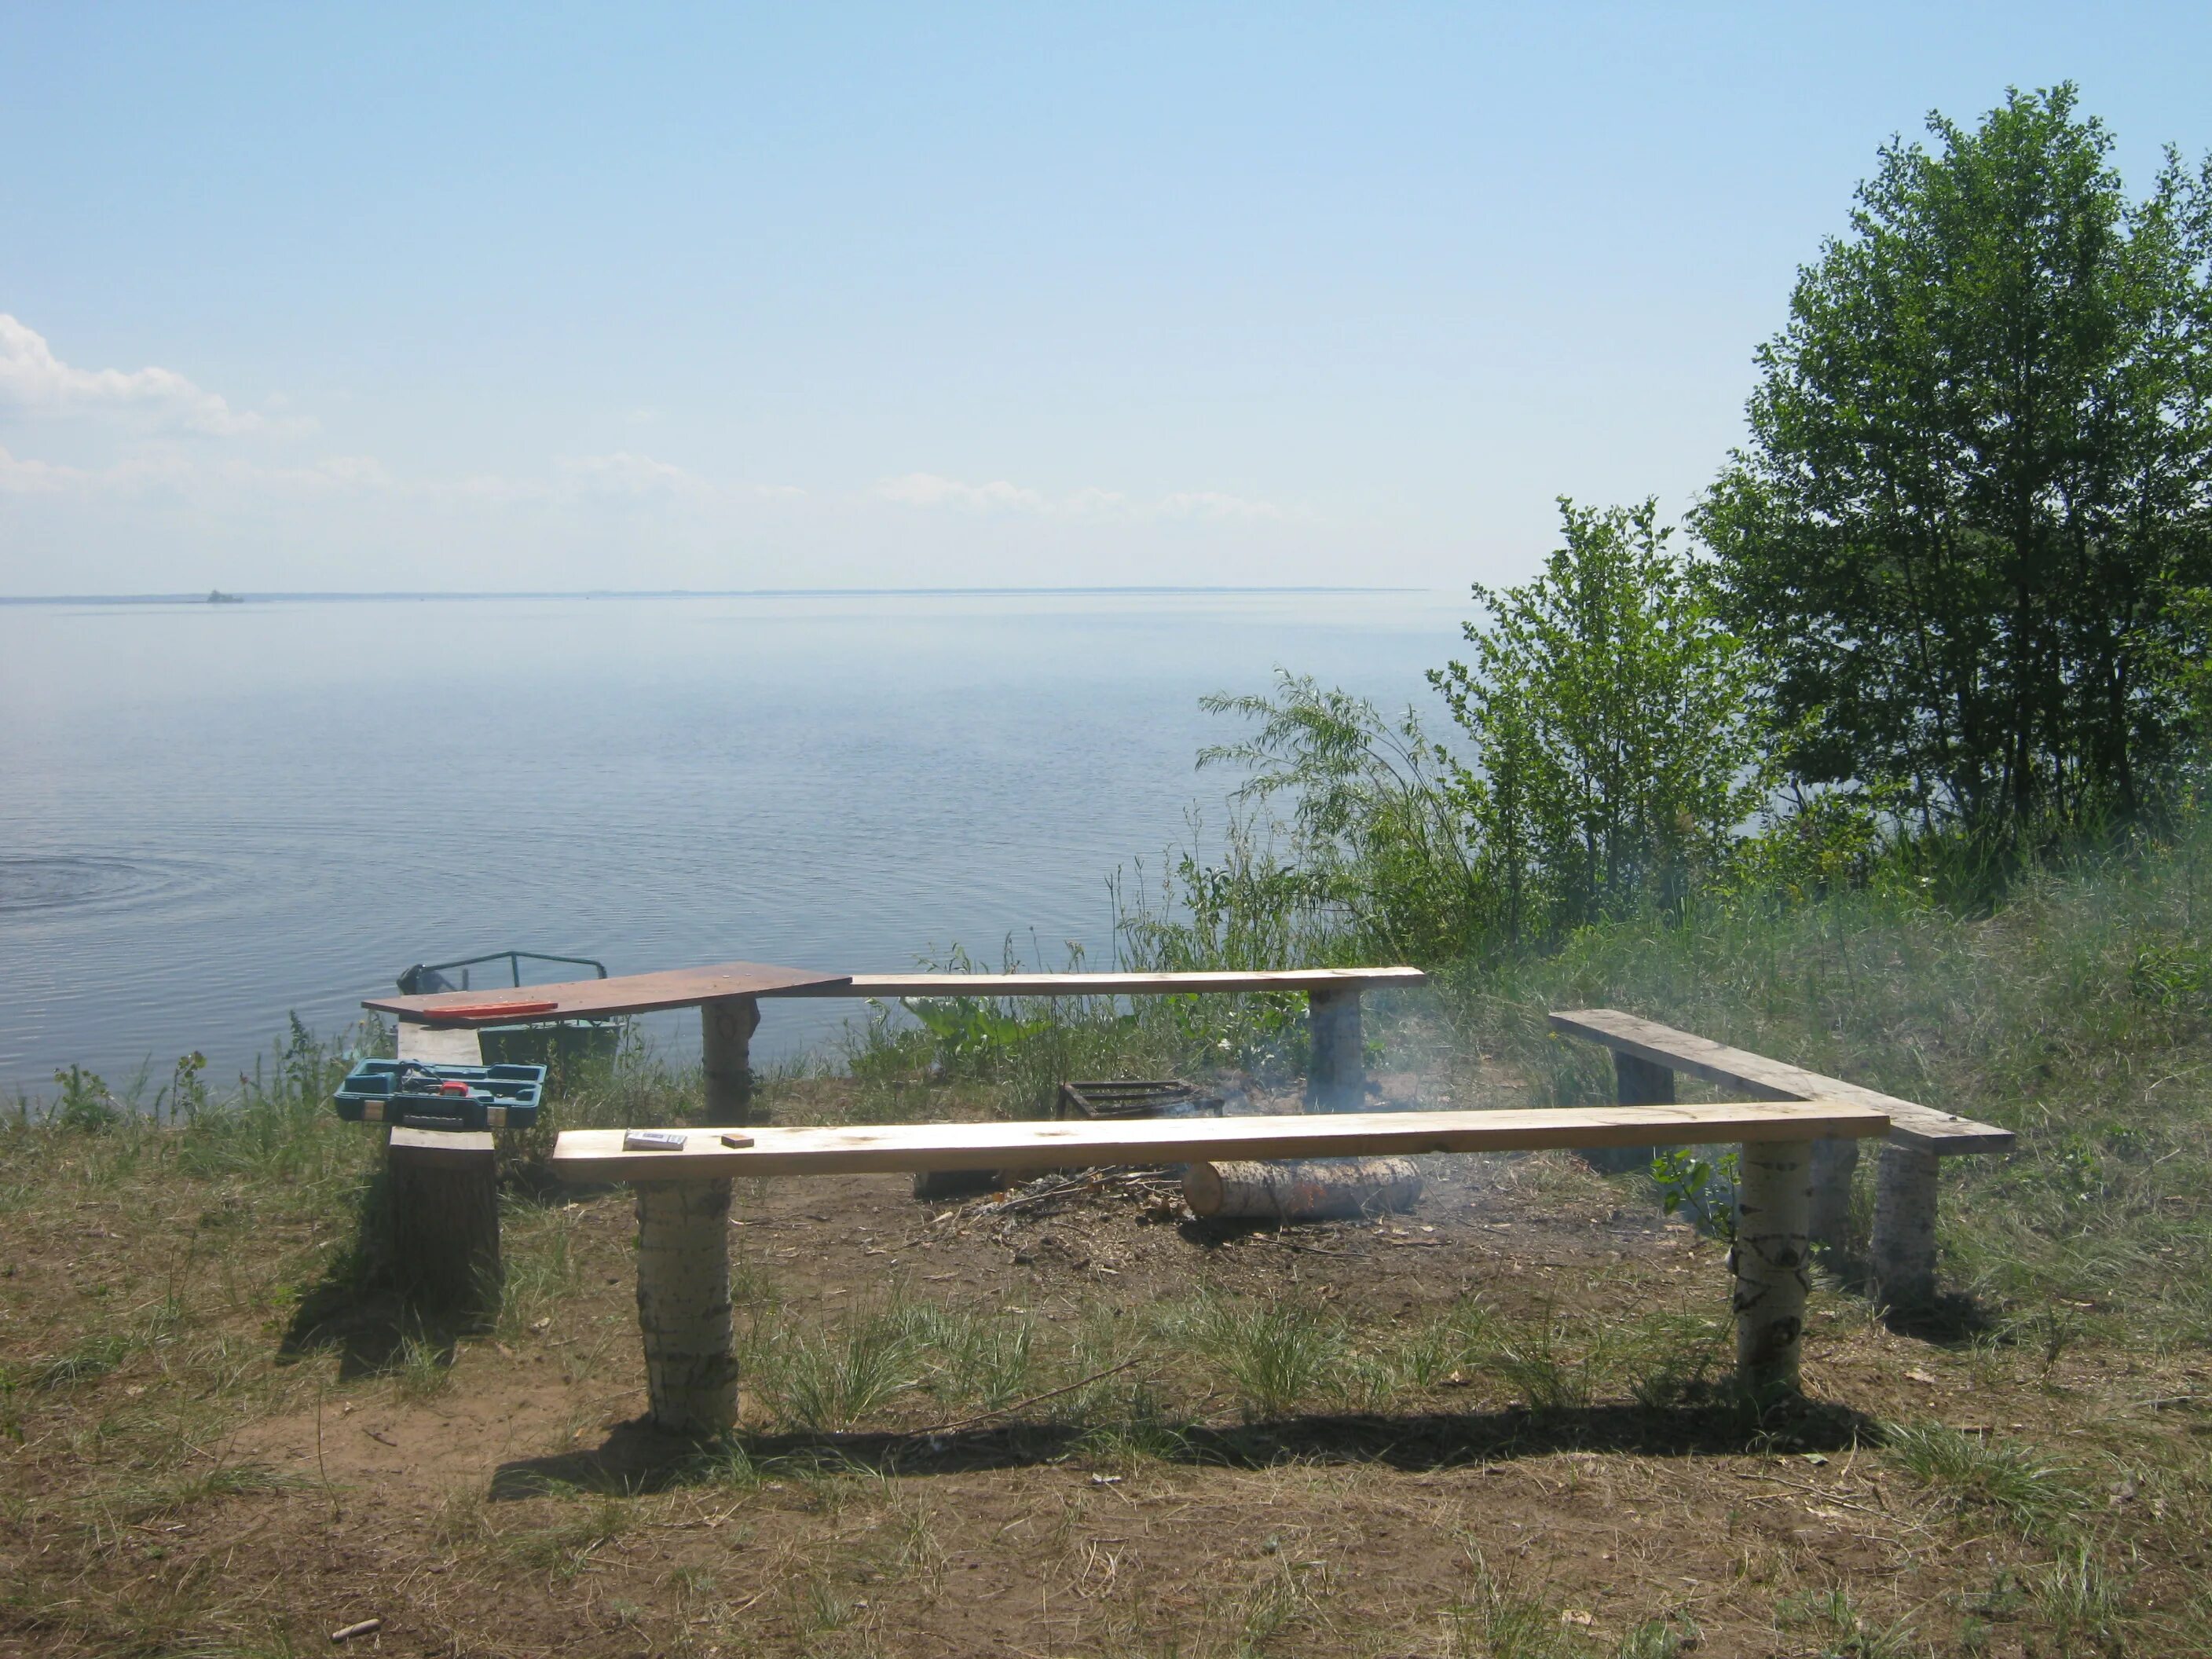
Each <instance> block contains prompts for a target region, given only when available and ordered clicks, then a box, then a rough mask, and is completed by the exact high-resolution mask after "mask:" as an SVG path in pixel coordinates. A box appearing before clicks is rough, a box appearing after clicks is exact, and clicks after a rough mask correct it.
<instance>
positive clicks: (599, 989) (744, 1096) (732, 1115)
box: [362, 962, 1428, 1124]
mask: <svg viewBox="0 0 2212 1659" xmlns="http://www.w3.org/2000/svg"><path fill="white" fill-rule="evenodd" d="M1427 981H1428V975H1426V974H1425V973H1423V972H1422V971H1421V970H1420V969H1418V968H1293V969H1279V970H1275V971H1272V972H1257V973H1200V974H1146V973H1136V974H814V973H808V972H807V971H805V969H797V968H774V967H769V966H768V965H766V964H764V963H756V962H732V963H724V964H722V965H721V966H720V967H717V968H679V969H673V970H671V971H669V972H666V973H657V974H626V975H617V977H615V978H612V979H586V980H578V981H574V982H573V983H568V984H562V985H526V986H523V987H520V989H519V990H499V991H441V992H436V993H433V994H428V995H423V996H389V997H372V998H369V999H368V1000H366V1001H364V1002H363V1003H362V1006H363V1007H365V1008H374V1009H375V1010H376V1011H377V1012H380V1013H386V1014H390V1015H392V1016H393V1017H394V1018H397V1019H398V1021H399V1022H400V1026H401V1030H403V1031H404V1030H406V1028H407V1027H409V1026H410V1025H416V1026H420V1025H426V1024H427V1025H441V1026H447V1027H453V1026H463V1027H474V1026H480V1025H492V1024H499V1025H522V1024H549V1023H552V1022H556V1021H559V1020H563V1019H573V1018H579V1017H580V1016H584V1015H593V1016H605V1015H609V1014H644V1013H653V1012H659V1011H660V1010H662V1009H667V1008H688V1007H693V1006H696V1007H697V1008H698V1010H699V1014H700V1042H701V1053H702V1059H703V1062H704V1065H705V1069H706V1083H707V1114H706V1119H705V1121H707V1122H709V1123H723V1124H741V1123H744V1121H746V1118H747V1115H748V1114H749V1111H750V1105H751V1101H752V1073H751V1070H750V1053H751V1042H752V1035H753V1032H754V1030H756V1029H757V1027H758V1026H759V1024H760V1000H761V999H762V998H763V997H868V998H878V999H883V1000H890V999H894V998H898V997H1047V998H1054V999H1060V1000H1073V999H1077V998H1085V997H1134V996H1189V995H1194V994H1210V995H1221V994H1247V993H1253V992H1277V993H1280V992H1292V993H1303V994H1304V996H1305V999H1306V1003H1307V1021H1308V1030H1309V1032H1310V1036H1311V1038H1312V1060H1311V1062H1310V1065H1309V1066H1308V1067H1307V1085H1306V1086H1307V1095H1308V1099H1309V1102H1310V1103H1311V1104H1312V1105H1314V1106H1316V1107H1317V1108H1319V1109H1322V1110H1324V1111H1357V1110H1358V1109H1359V1107H1360V1105H1361V1104H1362V1103H1363V1102H1364V1099H1365V1097H1366V1088H1367V1073H1366V1066H1365V1062H1364V1059H1363V1045H1364V1033H1363V1030H1362V1024H1361V1018H1360V1003H1359V999H1360V994H1361V993H1362V992H1363V991H1369V990H1379V989H1385V988H1403V987H1411V986H1416V985H1422V984H1425V983H1426V982H1427ZM517 1009H520V1010H523V1011H525V1012H514V1011H515V1010H517Z"/></svg>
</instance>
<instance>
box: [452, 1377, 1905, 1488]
mask: <svg viewBox="0 0 2212 1659" xmlns="http://www.w3.org/2000/svg"><path fill="white" fill-rule="evenodd" d="M1876 1438H1878V1431H1877V1429H1876V1426H1875V1421H1874V1419H1872V1418H1869V1417H1868V1416H1867V1415H1865V1414H1864V1413H1861V1412H1857V1411H1854V1410H1851V1409H1850V1408H1849V1407H1843V1406H1838V1405H1833V1404H1830V1403H1826V1402H1816V1401H1808V1402H1801V1403H1799V1404H1797V1405H1796V1406H1794V1407H1790V1408H1787V1409H1786V1410H1784V1411H1778V1412H1769V1413H1765V1415H1764V1416H1763V1417H1762V1416H1760V1415H1759V1414H1757V1413H1752V1412H1750V1411H1747V1409H1746V1408H1744V1407H1741V1406H1737V1405H1733V1404H1722V1405H1714V1406H1685V1407H1673V1408H1656V1409H1655V1408H1653V1407H1643V1406H1634V1405H1627V1404H1622V1405H1618V1406H1613V1405H1601V1406H1589V1407H1580V1408H1570V1409H1561V1410H1554V1411H1546V1412H1531V1411H1528V1410H1525V1409H1522V1410H1513V1411H1497V1412H1470V1413H1423V1414H1419V1415H1413V1416H1399V1417H1392V1416H1379V1415H1361V1414H1343V1415H1315V1416H1309V1417H1297V1418H1289V1419H1280V1420H1277V1421H1273V1422H1267V1423H1260V1424H1251V1425H1242V1426H1231V1427H1218V1426H1212V1425H1197V1424H1182V1425H1174V1426H1172V1427H1163V1428H1161V1429H1160V1430H1158V1431H1155V1432H1154V1433H1153V1434H1152V1435H1150V1436H1148V1437H1147V1439H1146V1449H1147V1451H1148V1452H1150V1453H1151V1454H1152V1455H1154V1456H1157V1457H1158V1458H1159V1459H1160V1460H1161V1461H1162V1462H1167V1463H1170V1464H1178V1465H1182V1466H1186V1467H1194V1468H1196V1467H1206V1468H1232V1469H1260V1468H1271V1467H1273V1466H1276V1465H1279V1464H1283V1463H1289V1462H1301V1463H1333V1464H1340V1465H1357V1464H1364V1465H1368V1466H1370V1467H1375V1468H1388V1469H1392V1470H1396V1471H1398V1472H1400V1473H1404V1474H1428V1473H1433V1472H1435V1471H1437V1470H1442V1469H1449V1468H1461V1467H1464V1466H1467V1465H1469V1464H1476V1463H1486V1462H1504V1461H1507V1460H1511V1459H1516V1458H1528V1457H1544V1456H1549V1455H1553V1454H1556V1453H1560V1452H1626V1453H1632V1454H1634V1455H1639V1456H1644V1457H1710V1456H1741V1455H1758V1454H1771V1453H1776V1452H1838V1451H1848V1450H1849V1449H1850V1448H1851V1447H1853V1446H1855V1445H1858V1444H1862V1443H1868V1442H1869V1441H1872V1440H1874V1439H1876ZM1095 1440H1096V1431H1095V1430H1091V1429H1087V1428H1085V1426H1083V1425H1079V1424H1064V1425H1063V1424H1042V1425H1035V1424H1022V1425H1013V1426H1010V1427H1005V1428H995V1429H970V1430H965V1431H952V1432H939V1433H932V1432H929V1431H916V1432H911V1433H854V1434H804V1433H799V1434H743V1435H738V1436H736V1437H732V1439H731V1440H730V1441H728V1442H727V1443H725V1444H724V1445H723V1446H722V1447H721V1448H720V1449H714V1448H708V1449H701V1448H700V1447H699V1446H697V1445H696V1444H695V1443H690V1442H686V1441H684V1440H683V1439H680V1438H678V1437H675V1436H672V1435H668V1434H664V1433H662V1432H660V1431H658V1430H656V1429H654V1428H653V1427H652V1426H651V1425H649V1424H648V1423H647V1422H646V1421H644V1420H643V1419H639V1420H636V1421H633V1422H629V1423H624V1424H622V1425H619V1426H617V1428H615V1429H614V1430H612V1431H611V1432H610V1433H609V1434H608V1436H607V1437H606V1439H605V1441H604V1442H603V1443H601V1444H599V1446H597V1447H594V1448H591V1449H584V1450H579V1451H574V1452H566V1453H562V1454H559V1455H553V1456H548V1457H530V1458H520V1459H516V1460H515V1461H513V1462H507V1463H503V1464H501V1465H500V1467H499V1468H498V1469H497V1470H495V1472H494V1474H493V1476H492V1480H491V1489H490V1493H489V1495H490V1497H491V1498H494V1499H495V1500H507V1499H515V1498H536V1497H541V1496H543V1495H544V1494H545V1493H547V1492H563V1491H568V1492H576V1491H581V1492H619V1493H638V1492H664V1491H668V1490H671V1489H672V1488H676V1487H681V1486H706V1485H712V1484H715V1483H717V1482H721V1481H726V1480H729V1479H731V1477H732V1473H733V1472H747V1471H749V1472H750V1475H751V1476H752V1477H754V1478H775V1476H776V1475H777V1474H779V1472H783V1471H788V1472H791V1473H793V1474H812V1473H840V1472H842V1473H851V1474H869V1475H882V1476H892V1475H898V1476H909V1477H911V1476H927V1475H937V1474H970V1473H975V1472H978V1471H989V1470H1001V1469H1018V1468H1034V1467H1036V1466H1039V1465H1042V1464H1048V1463H1053V1462H1059V1461H1060V1460H1062V1459H1064V1458H1066V1457H1068V1456H1069V1455H1073V1454H1076V1453H1079V1452H1080V1451H1082V1450H1084V1449H1085V1446H1086V1444H1092V1443H1095Z"/></svg>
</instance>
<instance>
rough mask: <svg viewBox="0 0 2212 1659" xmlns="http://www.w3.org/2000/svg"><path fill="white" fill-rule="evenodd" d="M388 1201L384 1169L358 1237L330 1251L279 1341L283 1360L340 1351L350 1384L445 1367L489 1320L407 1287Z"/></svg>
mask: <svg viewBox="0 0 2212 1659" xmlns="http://www.w3.org/2000/svg"><path fill="white" fill-rule="evenodd" d="M387 1201H388V1197H387V1194H386V1188H385V1185H384V1177H383V1175H382V1174H381V1172H380V1173H379V1174H378V1175H377V1176H376V1177H375V1178H374V1180H372V1181H371V1182H368V1185H367V1186H366V1187H365V1188H363V1190H362V1195H361V1199H360V1204H359V1208H358V1210H357V1212H356V1220H355V1231H354V1237H353V1240H352V1242H351V1243H350V1244H349V1247H348V1248H346V1249H342V1250H333V1251H331V1253H330V1257H331V1259H330V1260H329V1261H327V1262H326V1263H325V1267H324V1268H323V1274H322V1277H321V1278H320V1279H317V1280H316V1281H315V1282H314V1283H313V1285H309V1286H307V1289H306V1290H305V1291H302V1292H301V1297H300V1302H299V1305H298V1306H297V1307H296V1308H295V1309H294V1310H293V1313H292V1319H291V1322H290V1323H289V1325H287V1326H286V1327H285V1329H284V1334H283V1336H282V1337H280V1338H279V1339H278V1340H277V1343H276V1358H277V1361H278V1363H280V1364H288V1363H290V1362H292V1361H295V1360H300V1359H305V1358H308V1357H309V1356H311V1355H313V1354H320V1353H329V1352H333V1351H335V1352H337V1356H338V1379H339V1381H341V1382H346V1383H350V1382H355V1381H357V1380H359V1379H361V1378H362V1377H368V1376H385V1375H387V1374H389V1373H390V1372H392V1371H395V1370H402V1369H404V1368H405V1367H406V1366H408V1365H410V1364H432V1365H436V1366H439V1367H441V1368H442V1367H444V1366H447V1365H450V1364H453V1358H454V1355H455V1353H456V1352H458V1350H459V1345H460V1340H461V1339H462V1338H463V1337H465V1336H470V1335H475V1334H480V1333H481V1332H483V1330H484V1329H485V1328H487V1327H488V1326H489V1323H490V1320H489V1318H488V1317H487V1316H485V1315H484V1314H482V1313H479V1312H476V1311H473V1310H453V1309H443V1308H438V1307H435V1306H429V1305H426V1304H423V1303H422V1302H421V1301H420V1300H419V1299H416V1298H414V1297H409V1296H408V1295H406V1294H405V1293H404V1292H403V1291H402V1290H401V1289H400V1287H399V1285H398V1282H397V1276H396V1274H395V1273H394V1272H393V1265H394V1264H393V1262H392V1258H391V1250H390V1248H389V1245H388V1243H387V1242H386V1228H385V1226H384V1225H383V1221H384V1216H385V1206H386V1203H387ZM491 1305H493V1306H496V1305H497V1303H496V1299H495V1298H492V1299H491Z"/></svg>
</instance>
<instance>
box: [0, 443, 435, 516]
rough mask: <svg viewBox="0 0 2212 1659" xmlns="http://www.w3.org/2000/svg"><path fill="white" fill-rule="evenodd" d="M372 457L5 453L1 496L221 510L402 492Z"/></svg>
mask: <svg viewBox="0 0 2212 1659" xmlns="http://www.w3.org/2000/svg"><path fill="white" fill-rule="evenodd" d="M395 489H398V485H396V484H395V483H394V482H393V480H392V475H391V474H390V473H388V472H387V471H385V468H384V464H383V463H382V462H380V461H379V460H377V459H375V458H374V456H370V455H331V456H326V457H325V458H324V459H321V460H319V461H314V462H311V463H309V464H308V465H304V466H264V465H260V464H259V463H258V462H254V461H249V460H245V459H239V458H237V457H234V456H226V457H224V458H222V459H217V460H208V459H199V458H196V457H194V456H191V455H188V454H185V453H182V452H181V451H180V450H179V449H178V448H177V447H174V446H173V445H156V446H153V447H148V448H145V449H143V450H140V451H138V452H137V453H133V454H130V455H126V456H125V457H124V458H123V459H120V460H117V461H113V462H111V463H110V464H108V465H106V466H102V467H82V466H67V465H61V464H59V463H57V462H53V461H41V460H36V459H32V458H30V457H28V456H19V455H15V454H11V453H9V451H8V450H7V449H6V448H5V447H0V495H115V496H130V497H136V496H143V495H155V494H161V493H167V494H170V495H180V496H185V497H187V498H189V499H191V500H193V501H203V502H208V503H211V504H216V503H220V502H221V501H222V500H224V499H226V498H231V497H236V496H238V495H295V496H296V495H339V494H362V493H366V492H369V491H376V492H380V493H383V492H390V491H392V490H395Z"/></svg>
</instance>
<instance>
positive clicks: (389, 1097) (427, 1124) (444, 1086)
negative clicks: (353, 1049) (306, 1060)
mask: <svg viewBox="0 0 2212 1659" xmlns="http://www.w3.org/2000/svg"><path fill="white" fill-rule="evenodd" d="M544 1097H545V1068H544V1066H427V1065H425V1064H423V1063H422V1061H421V1060H362V1062H361V1064H359V1065H358V1066H355V1067H354V1068H353V1070H351V1071H350V1072H349V1073H346V1079H345V1081H344V1082H343V1083H342V1084H340V1085H338V1091H337V1097H336V1098H337V1109H338V1115H339V1116H340V1117H342V1118H343V1119H345V1120H346V1121H348V1122H349V1123H396V1124H398V1125H400V1126H401V1127H404V1128H409V1129H526V1128H528V1127H530V1126H531V1125H532V1124H533V1123H535V1122H537V1121H538V1104H539V1103H540V1102H541V1101H542V1100H544Z"/></svg>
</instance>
